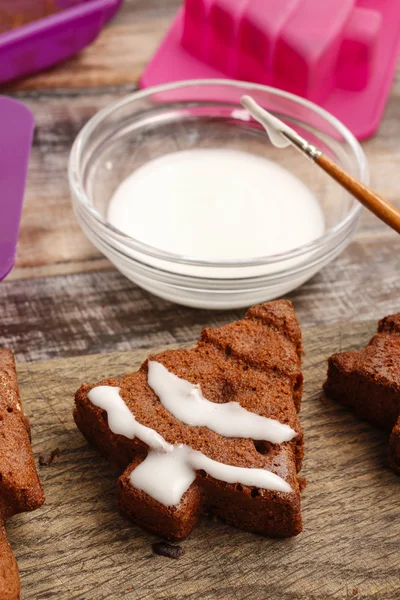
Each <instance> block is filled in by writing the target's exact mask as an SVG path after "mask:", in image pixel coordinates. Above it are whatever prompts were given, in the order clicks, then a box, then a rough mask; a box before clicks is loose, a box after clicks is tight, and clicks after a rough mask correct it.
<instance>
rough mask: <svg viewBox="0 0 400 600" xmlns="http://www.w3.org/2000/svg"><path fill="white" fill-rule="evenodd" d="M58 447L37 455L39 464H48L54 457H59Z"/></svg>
mask: <svg viewBox="0 0 400 600" xmlns="http://www.w3.org/2000/svg"><path fill="white" fill-rule="evenodd" d="M60 454H61V453H60V449H59V448H55V450H52V451H51V452H47V453H46V454H41V455H40V456H39V465H40V466H41V467H48V466H50V465H51V464H52V463H53V462H54V461H55V460H56V459H58V458H60Z"/></svg>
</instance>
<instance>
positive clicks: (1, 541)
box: [0, 527, 20, 600]
mask: <svg viewBox="0 0 400 600" xmlns="http://www.w3.org/2000/svg"><path fill="white" fill-rule="evenodd" d="M19 594H20V585H19V574H18V565H17V561H16V560H15V556H14V554H13V553H12V550H11V546H10V544H9V543H8V540H7V536H6V532H5V529H4V527H0V598H1V600H16V599H18V598H19Z"/></svg>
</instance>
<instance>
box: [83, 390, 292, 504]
mask: <svg viewBox="0 0 400 600" xmlns="http://www.w3.org/2000/svg"><path fill="white" fill-rule="evenodd" d="M119 392H120V388H118V387H112V386H97V387H95V388H93V389H92V390H90V392H89V394H88V398H89V400H90V401H91V402H92V404H94V405H95V406H97V407H99V408H101V409H103V410H105V411H106V412H107V418H108V423H109V427H110V429H111V431H112V432H113V433H116V434H119V435H123V436H125V437H127V438H129V439H134V438H135V437H137V438H138V439H140V440H141V441H142V442H144V443H145V444H147V445H148V446H149V448H150V451H149V453H148V455H147V457H146V458H145V460H144V461H143V462H142V463H140V465H138V466H137V467H136V468H135V469H134V470H133V471H132V473H131V475H130V482H131V484H132V485H133V486H134V487H135V488H136V489H138V490H141V491H144V492H146V493H147V494H148V495H149V496H151V497H152V498H154V499H155V500H157V501H158V502H160V503H161V504H164V505H165V506H174V505H177V504H179V502H180V500H181V498H182V496H183V494H184V493H185V492H186V491H187V490H188V489H189V487H190V486H191V484H192V483H193V481H194V480H195V478H196V471H198V470H200V469H203V470H204V471H206V473H208V474H209V475H211V477H214V478H215V479H219V480H220V481H225V482H227V483H241V484H243V485H250V486H257V487H259V488H263V489H268V490H273V491H277V492H287V493H289V492H291V491H292V488H291V487H290V485H289V484H288V483H287V482H286V481H285V480H284V479H282V478H281V477H279V476H278V475H275V473H271V472H270V471H267V470H266V469H253V468H249V467H235V466H232V465H227V464H224V463H220V462H218V461H215V460H212V459H211V458H209V457H208V456H206V455H205V454H203V453H202V452H199V451H197V450H193V448H190V447H189V446H186V445H183V444H181V445H172V444H169V443H168V442H167V441H166V440H165V439H164V438H163V437H162V436H161V435H160V434H158V433H157V432H156V431H154V429H151V428H150V427H146V426H144V425H142V424H141V423H138V421H136V419H135V417H134V415H133V414H132V412H131V411H130V410H129V408H128V407H127V406H126V404H125V402H124V400H123V399H122V397H121V395H120V393H119Z"/></svg>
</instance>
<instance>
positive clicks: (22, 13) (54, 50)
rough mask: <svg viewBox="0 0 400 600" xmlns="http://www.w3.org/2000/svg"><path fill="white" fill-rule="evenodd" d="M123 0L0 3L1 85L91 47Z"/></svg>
mask: <svg viewBox="0 0 400 600" xmlns="http://www.w3.org/2000/svg"><path fill="white" fill-rule="evenodd" d="M121 2H122V0H54V1H52V0H0V83H4V82H5V81H9V80H11V79H16V78H17V77H22V76H24V75H28V74H30V73H35V72H37V71H41V70H42V69H46V68H47V67H51V66H52V65H54V64H55V63H57V62H59V61H61V60H64V59H66V58H68V57H69V56H72V55H73V54H75V53H76V52H79V51H80V50H82V48H84V47H85V46H87V45H88V44H90V43H91V42H92V41H93V40H94V39H95V38H96V37H97V35H98V34H99V32H100V30H101V28H102V27H103V26H104V25H105V23H107V21H109V20H110V19H111V18H112V17H113V16H114V14H115V12H116V11H117V10H118V8H119V6H120V5H121Z"/></svg>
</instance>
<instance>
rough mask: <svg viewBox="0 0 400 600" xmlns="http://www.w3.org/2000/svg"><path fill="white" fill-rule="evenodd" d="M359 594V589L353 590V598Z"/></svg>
mask: <svg viewBox="0 0 400 600" xmlns="http://www.w3.org/2000/svg"><path fill="white" fill-rule="evenodd" d="M357 594H358V588H353V596H357Z"/></svg>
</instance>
